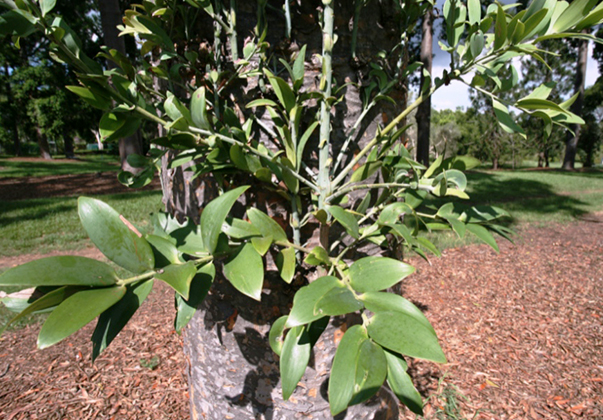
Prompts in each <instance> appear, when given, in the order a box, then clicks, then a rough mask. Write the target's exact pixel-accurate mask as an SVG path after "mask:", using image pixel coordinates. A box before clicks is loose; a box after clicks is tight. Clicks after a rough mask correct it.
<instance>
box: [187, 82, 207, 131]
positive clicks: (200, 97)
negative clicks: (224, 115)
mask: <svg viewBox="0 0 603 420" xmlns="http://www.w3.org/2000/svg"><path fill="white" fill-rule="evenodd" d="M205 96H206V92H205V88H204V87H200V88H199V89H197V90H196V91H195V92H194V93H193V96H192V97H191V119H192V120H193V124H195V126H196V127H199V128H202V129H204V130H211V120H210V116H209V115H208V113H207V100H206V99H205Z"/></svg>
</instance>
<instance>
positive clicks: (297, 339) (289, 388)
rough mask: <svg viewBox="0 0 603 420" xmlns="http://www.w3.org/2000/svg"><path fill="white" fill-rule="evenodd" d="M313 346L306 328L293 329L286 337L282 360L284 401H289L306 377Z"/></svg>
mask: <svg viewBox="0 0 603 420" xmlns="http://www.w3.org/2000/svg"><path fill="white" fill-rule="evenodd" d="M311 351H312V346H311V345H310V339H309V337H308V332H307V330H306V327H305V326H299V327H295V328H293V329H291V330H290V331H289V332H288V333H287V336H286V337H285V342H284V343H283V349H282V352H281V358H280V371H281V386H282V388H283V399H284V400H285V401H286V400H288V399H289V397H290V396H291V394H293V391H295V388H297V384H298V383H299V381H300V380H301V378H302V376H304V372H305V371H306V368H307V367H308V362H309V361H310V352H311Z"/></svg>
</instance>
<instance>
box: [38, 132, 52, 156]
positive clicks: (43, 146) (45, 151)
mask: <svg viewBox="0 0 603 420" xmlns="http://www.w3.org/2000/svg"><path fill="white" fill-rule="evenodd" d="M36 139H37V141H38V146H39V147H40V157H41V158H43V159H47V160H51V159H52V155H51V154H50V147H49V146H48V139H47V138H46V136H45V135H44V134H43V133H42V131H41V130H40V128H39V127H36Z"/></svg>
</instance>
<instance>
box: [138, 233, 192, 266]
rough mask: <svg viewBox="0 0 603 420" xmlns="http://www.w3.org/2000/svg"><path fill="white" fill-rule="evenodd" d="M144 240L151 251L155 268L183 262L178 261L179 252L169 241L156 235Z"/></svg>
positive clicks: (148, 236)
mask: <svg viewBox="0 0 603 420" xmlns="http://www.w3.org/2000/svg"><path fill="white" fill-rule="evenodd" d="M145 238H146V240H147V242H148V243H149V244H150V245H151V249H152V250H153V255H154V256H155V268H163V267H165V266H167V265H170V264H182V263H183V262H184V261H182V260H181V259H180V252H178V249H177V248H176V246H175V245H174V244H173V243H172V242H171V241H170V240H169V239H166V238H162V237H161V236H157V235H147V236H146V237H145Z"/></svg>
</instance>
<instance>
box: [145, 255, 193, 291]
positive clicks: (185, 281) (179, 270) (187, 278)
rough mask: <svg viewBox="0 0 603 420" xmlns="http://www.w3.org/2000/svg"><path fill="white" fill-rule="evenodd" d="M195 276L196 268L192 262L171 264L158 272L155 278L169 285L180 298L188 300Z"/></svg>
mask: <svg viewBox="0 0 603 420" xmlns="http://www.w3.org/2000/svg"><path fill="white" fill-rule="evenodd" d="M195 274H197V268H196V267H195V264H194V263H193V262H192V261H189V262H187V263H186V264H172V265H168V266H167V267H164V268H163V269H161V270H159V271H158V272H157V274H156V275H155V278H157V279H159V280H163V281H164V282H166V283H167V284H169V285H170V286H171V287H172V289H174V290H175V291H176V292H178V294H180V296H182V297H183V298H184V299H188V296H189V290H190V286H191V281H192V280H193V277H195Z"/></svg>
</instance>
